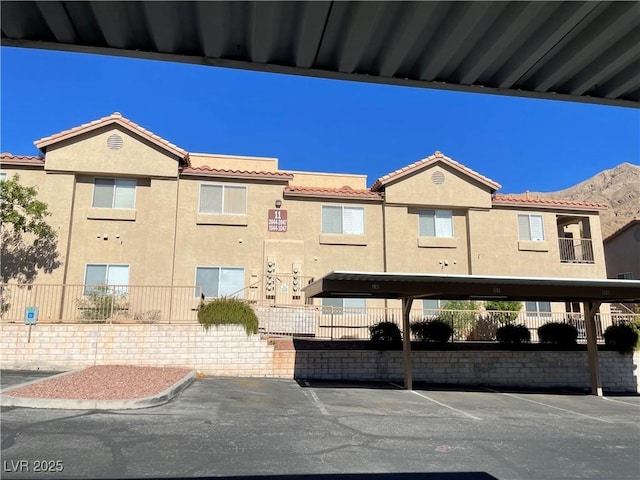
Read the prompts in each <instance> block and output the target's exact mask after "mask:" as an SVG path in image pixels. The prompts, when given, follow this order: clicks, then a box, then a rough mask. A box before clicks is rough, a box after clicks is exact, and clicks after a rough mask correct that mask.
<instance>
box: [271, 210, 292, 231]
mask: <svg viewBox="0 0 640 480" xmlns="http://www.w3.org/2000/svg"><path fill="white" fill-rule="evenodd" d="M267 226H268V227H267V229H268V231H269V232H286V231H287V211H286V210H280V209H278V210H269V220H268V222H267Z"/></svg>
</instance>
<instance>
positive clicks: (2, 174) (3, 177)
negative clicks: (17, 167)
mask: <svg viewBox="0 0 640 480" xmlns="http://www.w3.org/2000/svg"><path fill="white" fill-rule="evenodd" d="M6 179H7V172H0V182H4V181H5V180H6Z"/></svg>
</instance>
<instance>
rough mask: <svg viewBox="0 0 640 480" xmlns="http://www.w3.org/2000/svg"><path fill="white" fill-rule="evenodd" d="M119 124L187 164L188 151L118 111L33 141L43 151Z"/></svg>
mask: <svg viewBox="0 0 640 480" xmlns="http://www.w3.org/2000/svg"><path fill="white" fill-rule="evenodd" d="M113 124H115V125H119V126H121V127H122V128H124V129H126V130H128V131H130V132H131V133H133V134H135V135H139V136H140V137H142V138H144V139H145V140H147V141H149V142H151V143H153V144H155V145H157V146H158V147H160V148H161V149H163V150H165V151H167V152H169V153H171V154H173V155H175V156H177V157H179V158H182V159H184V161H185V162H186V163H187V165H188V164H189V153H188V152H187V151H186V150H183V149H182V148H180V147H178V146H176V145H174V144H173V143H171V142H169V141H167V140H165V139H164V138H162V137H160V136H158V135H156V134H154V133H153V132H150V131H149V130H147V129H146V128H143V127H141V126H140V125H138V124H136V123H134V122H132V121H131V120H129V119H127V118H125V117H123V116H122V114H120V113H119V112H114V113H112V114H111V115H109V116H108V117H102V118H100V119H98V120H94V121H92V122H89V123H84V124H82V125H80V126H77V127H74V128H71V129H69V130H64V131H62V132H59V133H56V134H54V135H50V136H48V137H44V138H41V139H40V140H36V141H35V142H33V143H34V144H35V146H36V147H38V148H39V149H40V150H42V151H43V152H45V151H46V149H47V147H49V146H51V145H55V144H56V143H59V142H62V141H64V140H68V139H70V138H74V137H77V136H79V135H82V134H85V133H88V132H91V131H94V130H97V129H99V128H102V127H105V126H108V125H113Z"/></svg>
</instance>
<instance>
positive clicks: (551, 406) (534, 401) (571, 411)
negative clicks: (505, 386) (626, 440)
mask: <svg viewBox="0 0 640 480" xmlns="http://www.w3.org/2000/svg"><path fill="white" fill-rule="evenodd" d="M485 390H488V391H489V392H494V393H499V394H501V395H506V396H507V397H512V398H517V399H518V400H523V401H525V402H530V403H535V404H537V405H543V406H545V407H549V408H553V409H555V410H561V411H563V412H567V413H572V414H573V415H578V416H580V417H585V418H590V419H591V420H597V421H598V422H603V423H613V422H610V421H609V420H604V419H602V418H599V417H592V416H591V415H586V414H584V413H580V412H574V411H573V410H568V409H566V408H561V407H556V406H554V405H549V404H548V403H544V402H538V401H536V400H530V399H528V398H524V397H519V396H518V395H513V394H512V393H506V392H499V391H498V390H493V389H491V388H486V387H485Z"/></svg>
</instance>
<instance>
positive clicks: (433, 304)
mask: <svg viewBox="0 0 640 480" xmlns="http://www.w3.org/2000/svg"><path fill="white" fill-rule="evenodd" d="M444 303H445V302H444V301H442V300H431V299H424V300H422V315H423V316H424V317H425V318H431V317H437V316H438V315H440V312H439V311H438V310H439V309H440V308H442V306H443V305H444Z"/></svg>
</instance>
